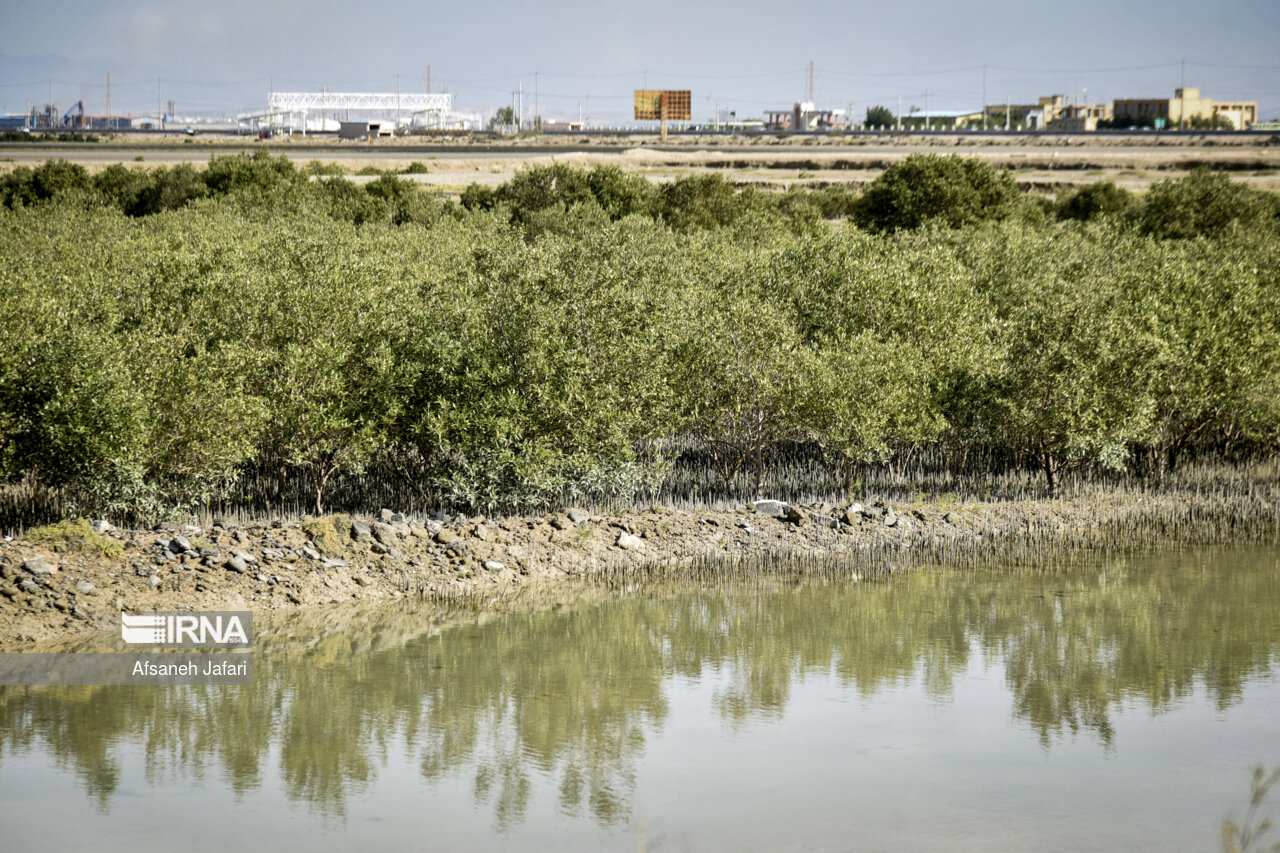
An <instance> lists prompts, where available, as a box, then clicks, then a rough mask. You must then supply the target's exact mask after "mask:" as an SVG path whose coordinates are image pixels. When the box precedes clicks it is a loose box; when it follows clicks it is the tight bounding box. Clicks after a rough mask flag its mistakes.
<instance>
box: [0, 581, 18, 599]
mask: <svg viewBox="0 0 1280 853" xmlns="http://www.w3.org/2000/svg"><path fill="white" fill-rule="evenodd" d="M19 592H21V590H19V589H18V588H17V587H16V586H14V585H13V584H7V583H0V595H3V596H4V597H5V598H17V597H18V593H19Z"/></svg>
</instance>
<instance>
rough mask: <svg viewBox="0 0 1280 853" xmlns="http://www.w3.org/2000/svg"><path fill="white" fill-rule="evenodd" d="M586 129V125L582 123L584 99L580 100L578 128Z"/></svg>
mask: <svg viewBox="0 0 1280 853" xmlns="http://www.w3.org/2000/svg"><path fill="white" fill-rule="evenodd" d="M586 129H587V128H586V125H584V124H583V123H582V101H578V130H586Z"/></svg>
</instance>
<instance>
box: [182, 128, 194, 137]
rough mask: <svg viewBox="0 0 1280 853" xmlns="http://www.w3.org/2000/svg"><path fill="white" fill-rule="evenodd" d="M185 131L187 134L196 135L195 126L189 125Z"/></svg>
mask: <svg viewBox="0 0 1280 853" xmlns="http://www.w3.org/2000/svg"><path fill="white" fill-rule="evenodd" d="M183 133H185V134H186V135H187V136H195V135H196V129H195V128H194V127H188V128H187V129H186V130H184V131H183Z"/></svg>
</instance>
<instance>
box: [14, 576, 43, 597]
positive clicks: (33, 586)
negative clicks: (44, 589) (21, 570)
mask: <svg viewBox="0 0 1280 853" xmlns="http://www.w3.org/2000/svg"><path fill="white" fill-rule="evenodd" d="M18 589H20V590H22V591H23V592H25V593H26V594H27V595H35V594H36V593H38V592H40V585H39V584H38V583H36V582H35V581H33V580H32V579H31V578H23V579H22V580H20V581H18Z"/></svg>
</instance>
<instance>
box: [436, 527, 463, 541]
mask: <svg viewBox="0 0 1280 853" xmlns="http://www.w3.org/2000/svg"><path fill="white" fill-rule="evenodd" d="M436 541H437V542H439V543H440V544H441V545H452V544H453V543H454V542H457V541H458V537H457V535H456V534H454V533H453V532H452V531H449V530H441V531H440V532H439V533H437V534H436Z"/></svg>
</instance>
